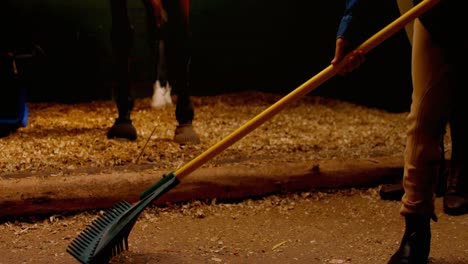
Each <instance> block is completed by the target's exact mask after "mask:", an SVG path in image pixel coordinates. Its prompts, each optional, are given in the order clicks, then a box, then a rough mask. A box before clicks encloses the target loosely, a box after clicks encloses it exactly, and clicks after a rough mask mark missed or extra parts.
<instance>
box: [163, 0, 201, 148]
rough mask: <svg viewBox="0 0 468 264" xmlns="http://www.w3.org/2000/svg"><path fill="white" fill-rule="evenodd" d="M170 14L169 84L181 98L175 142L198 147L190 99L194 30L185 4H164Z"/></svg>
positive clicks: (172, 1) (168, 35)
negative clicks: (191, 31) (191, 28)
mask: <svg viewBox="0 0 468 264" xmlns="http://www.w3.org/2000/svg"><path fill="white" fill-rule="evenodd" d="M164 4H165V7H166V8H167V13H168V17H169V19H168V23H167V28H166V29H167V39H166V43H167V45H166V49H165V51H166V58H167V65H168V67H169V72H168V73H169V82H170V83H171V85H172V87H173V89H174V93H175V94H176V95H177V105H176V112H175V114H176V119H177V122H178V126H177V128H176V130H175V134H174V141H175V142H177V143H179V144H197V143H200V138H199V136H198V135H197V133H196V132H195V130H194V129H193V126H192V121H193V118H194V109H193V105H192V102H191V100H190V95H191V94H190V56H191V47H190V29H189V25H188V23H187V22H188V17H186V15H187V14H186V12H185V11H184V6H183V5H182V1H174V0H167V1H164Z"/></svg>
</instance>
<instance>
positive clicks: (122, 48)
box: [107, 0, 200, 144]
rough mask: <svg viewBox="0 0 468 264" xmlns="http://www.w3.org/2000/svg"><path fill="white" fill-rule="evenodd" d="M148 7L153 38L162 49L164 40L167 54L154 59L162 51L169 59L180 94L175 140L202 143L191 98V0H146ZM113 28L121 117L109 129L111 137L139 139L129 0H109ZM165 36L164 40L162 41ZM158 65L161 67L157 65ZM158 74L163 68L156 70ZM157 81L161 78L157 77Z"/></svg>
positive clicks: (169, 70) (171, 79)
mask: <svg viewBox="0 0 468 264" xmlns="http://www.w3.org/2000/svg"><path fill="white" fill-rule="evenodd" d="M143 3H144V5H145V7H146V10H147V11H148V18H149V24H148V25H149V30H148V32H150V40H151V42H153V43H154V44H155V47H156V50H159V44H161V43H164V45H165V46H164V54H159V52H156V54H158V55H157V56H156V58H155V62H157V61H159V60H160V57H161V56H162V55H163V56H164V57H165V60H166V63H167V77H164V78H165V80H164V81H167V82H169V83H170V84H171V86H172V88H173V91H174V93H175V95H176V96H177V105H176V113H175V114H176V119H177V122H178V125H177V127H176V129H175V136H174V141H175V142H177V143H180V144H189V143H199V142H200V139H199V136H198V135H197V133H196V132H195V131H194V129H193V125H192V121H193V118H194V110H193V105H192V102H191V100H190V95H191V94H190V78H189V76H190V55H191V52H190V38H191V32H190V27H189V13H190V12H189V6H190V0H143ZM110 6H111V15H112V29H111V46H112V53H113V58H114V66H115V68H114V70H115V71H114V73H115V76H116V81H117V86H116V91H115V102H116V105H117V110H118V117H117V119H116V120H115V123H114V125H113V126H112V127H111V128H110V129H109V131H108V133H107V137H108V138H110V139H111V138H115V139H126V140H136V138H137V132H136V129H135V127H134V126H133V124H132V120H131V111H132V109H133V105H134V98H133V96H132V93H131V80H130V70H131V67H130V63H129V61H130V60H129V57H130V51H131V49H132V44H133V29H132V25H131V23H130V19H129V15H128V7H127V0H110ZM161 40H163V41H161ZM157 68H158V67H157ZM156 76H158V77H157V78H159V76H161V74H160V72H158V73H157V74H156ZM156 81H160V80H159V79H158V80H155V83H156Z"/></svg>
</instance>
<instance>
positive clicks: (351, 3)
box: [336, 0, 359, 38]
mask: <svg viewBox="0 0 468 264" xmlns="http://www.w3.org/2000/svg"><path fill="white" fill-rule="evenodd" d="M356 7H359V0H346V6H345V11H344V14H343V17H342V18H341V21H340V25H339V26H338V32H337V33H336V38H341V37H349V36H348V35H349V34H348V33H349V29H350V27H351V26H352V22H353V15H354V12H355V11H356V10H355V9H356Z"/></svg>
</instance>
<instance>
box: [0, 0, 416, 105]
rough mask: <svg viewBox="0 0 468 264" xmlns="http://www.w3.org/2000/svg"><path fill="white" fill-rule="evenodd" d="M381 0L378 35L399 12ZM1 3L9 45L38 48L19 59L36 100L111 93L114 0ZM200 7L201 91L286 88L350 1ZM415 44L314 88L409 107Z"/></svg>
mask: <svg viewBox="0 0 468 264" xmlns="http://www.w3.org/2000/svg"><path fill="white" fill-rule="evenodd" d="M128 1H129V2H128V4H129V8H130V16H131V20H132V24H133V26H134V28H135V42H134V48H133V51H132V58H131V62H132V66H131V67H132V80H133V83H134V91H135V94H136V95H137V96H138V97H146V96H151V94H152V82H153V78H154V68H155V67H154V61H153V60H152V56H151V55H150V54H151V52H150V48H149V45H148V40H147V39H148V32H147V31H146V16H145V14H146V12H145V11H144V8H143V4H142V3H141V1H135V0H128ZM375 2H376V3H375V6H373V7H369V12H368V16H369V17H368V18H367V20H368V21H369V23H368V24H366V25H365V26H364V27H363V33H364V34H367V35H369V36H370V34H371V33H375V32H377V30H379V29H381V28H382V27H383V26H385V25H387V24H388V23H389V22H391V21H392V20H393V19H395V18H396V17H397V16H398V15H399V12H398V7H397V4H396V1H395V0H380V1H375ZM2 3H3V5H4V6H3V7H2V8H0V10H2V11H0V13H1V14H0V15H1V21H0V22H1V25H0V27H1V44H0V45H1V48H2V50H12V51H14V52H15V53H16V54H31V53H32V54H33V55H34V59H24V60H21V61H19V64H20V70H21V72H22V74H23V77H24V80H25V81H27V87H28V100H29V101H59V102H65V103H72V102H79V101H90V100H102V99H103V100H107V99H112V92H111V91H112V87H113V85H114V78H113V76H112V63H111V59H112V58H111V51H110V43H109V40H110V36H109V32H110V26H111V25H110V13H109V9H108V5H109V4H108V1H107V0H93V1H91V0H87V1H84V0H80V1H78V0H70V1H62V0H6V1H2ZM191 5H192V6H191V23H192V30H193V57H192V84H193V93H194V95H214V94H222V93H230V92H236V91H242V90H261V91H269V92H274V93H280V94H286V93H288V92H290V91H292V90H293V89H295V88H297V87H298V86H299V85H300V84H302V83H303V82H305V81H307V80H308V79H309V78H311V77H313V76H314V75H315V74H317V73H318V72H320V71H321V70H323V69H324V68H325V67H327V66H328V65H329V63H330V60H331V59H332V56H333V52H334V45H335V34H336V29H337V27H338V23H339V20H340V18H341V15H342V12H343V8H344V0H322V1H303V0H288V1H279V0H257V1H253V0H251V1H239V0H222V1H220V0H192V3H191ZM410 48H411V47H410V44H409V42H408V39H407V36H406V34H405V33H404V31H401V32H400V33H398V34H397V35H395V36H394V37H392V38H390V39H389V40H387V41H386V42H384V43H383V44H381V45H380V46H379V47H377V48H376V49H374V50H373V51H372V52H371V53H370V54H369V55H368V57H367V63H366V64H365V65H364V66H363V67H362V68H361V69H360V70H358V71H356V72H354V73H352V74H350V75H348V76H346V77H342V76H335V77H333V78H332V79H330V80H329V81H327V82H326V83H324V84H323V85H322V86H320V87H319V88H318V89H316V90H315V91H313V92H312V93H311V94H313V95H321V96H330V97H336V98H340V99H344V100H348V101H352V102H355V103H359V104H365V105H368V106H372V107H379V108H384V109H387V110H390V111H407V110H408V109H409V102H410V99H411V98H410V97H411V79H410ZM1 89H8V87H2V88H1Z"/></svg>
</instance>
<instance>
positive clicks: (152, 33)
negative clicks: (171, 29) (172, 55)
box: [143, 0, 172, 108]
mask: <svg viewBox="0 0 468 264" xmlns="http://www.w3.org/2000/svg"><path fill="white" fill-rule="evenodd" d="M143 4H144V5H145V10H146V18H147V29H148V40H149V47H150V53H151V56H152V57H153V58H154V60H153V62H155V79H154V82H153V96H152V101H151V107H153V108H162V107H165V106H168V105H171V104H172V98H171V87H170V85H169V82H168V80H167V65H166V55H165V41H164V32H165V31H164V28H161V27H162V26H158V25H157V18H156V16H155V13H156V12H157V11H156V8H157V7H156V6H154V5H155V3H154V2H153V1H151V0H143Z"/></svg>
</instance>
